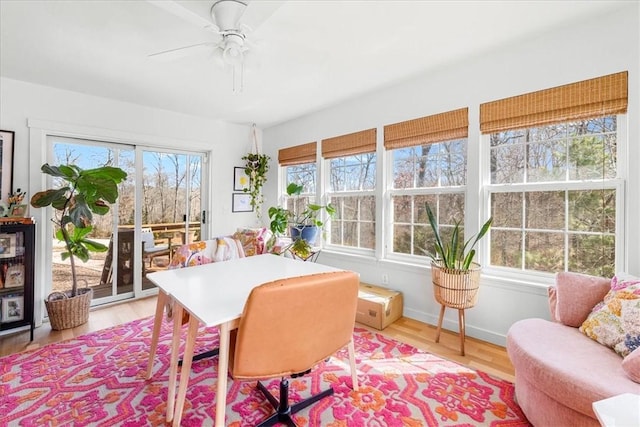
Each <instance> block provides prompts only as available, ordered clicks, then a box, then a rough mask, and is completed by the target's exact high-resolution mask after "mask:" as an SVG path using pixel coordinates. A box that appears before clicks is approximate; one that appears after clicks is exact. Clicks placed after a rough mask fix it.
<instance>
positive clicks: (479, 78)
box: [264, 2, 640, 344]
mask: <svg viewBox="0 0 640 427" xmlns="http://www.w3.org/2000/svg"><path fill="white" fill-rule="evenodd" d="M638 8H639V7H638V3H637V2H633V3H629V4H628V5H626V6H625V7H624V8H622V9H619V10H618V11H616V12H613V13H611V14H609V15H603V16H600V17H598V19H595V20H592V21H582V22H579V23H574V24H571V25H566V26H565V27H563V28H561V29H557V30H554V31H548V32H546V33H544V34H538V35H536V37H535V38H532V39H529V40H521V41H517V42H514V43H513V44H512V45H509V46H504V47H503V48H502V49H500V50H497V51H493V52H479V53H478V55H477V56H475V57H473V58H468V60H466V61H463V62H459V63H456V64H451V65H450V66H447V67H443V68H441V69H438V70H434V71H430V72H427V73H425V74H424V75H421V76H419V77H417V78H415V79H414V80H411V81H407V82H404V83H402V84H398V85H396V86H394V87H390V88H387V89H385V90H380V91H378V92H376V93H373V94H369V95H366V96H362V97H360V98H357V99H353V100H350V101H348V102H345V103H342V104H340V105H336V106H334V107H332V108H328V109H326V110H323V111H321V112H318V113H315V114H311V115H308V116H305V117H302V118H300V119H296V120H293V121H290V122H287V123H284V124H281V125H278V126H275V127H272V128H269V129H265V130H264V146H265V152H266V153H267V154H269V155H270V156H271V157H272V158H273V159H277V151H278V149H279V148H282V147H288V146H292V145H297V144H301V143H306V142H309V141H320V140H321V139H323V138H327V137H332V136H337V135H341V134H345V133H350V132H355V131H359V130H363V129H368V128H372V127H378V134H379V135H381V134H382V132H383V130H382V126H384V125H386V124H391V123H395V122H399V121H403V120H408V119H412V118H416V117H422V116H426V115H430V114H435V113H440V112H445V111H449V110H453V109H456V108H461V107H469V115H470V129H469V158H470V159H476V158H478V155H479V154H480V151H479V145H480V144H479V142H480V134H479V130H478V128H479V125H478V120H479V119H478V117H479V105H480V104H481V103H483V102H487V101H492V100H496V99H501V98H504V97H509V96H514V95H519V94H523V93H527V92H531V91H535V90H540V89H545V88H550V87H554V86H559V85H563V84H567V83H573V82H576V81H580V80H585V79H589V78H594V77H599V76H602V75H606V74H611V73H615V72H619V71H624V70H628V71H629V108H628V127H629V129H628V136H629V142H630V144H629V145H630V147H629V152H628V157H627V158H625V159H620V164H621V167H623V168H626V167H627V165H628V163H627V161H628V159H635V160H636V161H637V159H640V144H638V141H639V140H640V121H639V119H638V112H639V102H640V101H639V97H638V94H639V91H640V84H639V83H640V82H639V77H638V73H639V71H640V54H639V51H640V33H639V30H638V28H639V27H640V13H639V11H638ZM434 42H437V41H434ZM416 54H417V55H419V54H420V53H419V52H416ZM378 139H379V144H380V139H381V138H380V137H379V138H378ZM379 152H380V150H379ZM381 163H382V161H381V159H379V164H381ZM635 163H636V162H631V165H634V164H635ZM629 169H630V170H629V178H630V179H629V185H628V187H627V192H628V194H639V192H640V172H639V171H638V168H637V167H636V168H629ZM276 170H277V168H275V167H274V168H272V171H270V176H269V180H268V182H267V185H266V188H265V191H266V193H265V196H266V197H265V198H266V202H265V206H270V205H272V204H274V203H275V202H276V201H277V181H278V176H277V172H276ZM479 176H480V173H479V170H478V167H477V166H476V165H475V163H474V162H471V164H470V169H469V187H470V188H473V189H478V188H479V185H478V184H477V182H476V181H477V180H478V179H479ZM378 192H379V194H382V192H383V190H382V189H379V190H378ZM469 208H470V209H475V208H479V207H469ZM639 209H640V200H639V198H638V197H629V198H628V205H627V212H628V213H631V212H638V210H639ZM627 216H628V217H629V218H630V220H628V221H627V230H626V236H625V237H626V239H627V240H626V242H627V246H628V251H627V255H628V260H627V261H626V262H625V264H626V269H627V270H628V271H629V272H631V273H634V274H640V264H638V263H637V262H636V260H638V259H639V257H640V245H639V243H638V242H640V221H637V218H636V217H637V215H629V214H627ZM319 261H320V262H322V263H325V264H330V265H334V266H336V267H340V268H348V269H352V270H355V271H357V272H359V273H360V274H361V277H362V280H363V281H366V282H369V283H374V284H381V281H382V275H383V274H387V275H388V276H389V286H390V287H393V288H396V289H398V290H401V291H402V292H403V293H404V296H405V299H404V301H405V305H404V314H405V315H406V316H408V317H411V318H415V319H419V320H422V321H426V322H428V323H431V324H436V323H437V316H438V310H439V306H438V305H437V304H436V303H435V301H434V299H433V295H432V288H431V284H430V283H431V278H430V276H429V273H428V270H427V269H426V267H424V266H414V265H401V264H398V263H392V262H388V261H384V260H375V259H371V258H363V257H356V256H345V255H343V254H341V255H338V254H331V253H328V252H327V251H324V252H322V253H321V256H320V258H319ZM550 282H551V280H550V278H547V279H546V280H541V281H540V283H514V282H513V281H508V280H505V279H504V278H500V277H490V276H489V275H487V274H485V275H483V280H482V286H481V290H480V296H479V302H478V304H477V306H476V307H474V308H473V309H470V310H467V334H468V335H471V336H475V337H478V338H482V339H485V340H489V341H491V342H494V343H497V344H504V342H505V336H506V332H507V330H508V328H509V326H510V325H511V324H512V323H513V322H514V321H516V320H518V319H521V318H527V317H543V318H548V309H547V301H546V285H547V284H549V283H550ZM450 311H451V313H449V314H448V315H447V317H446V321H445V322H446V323H445V326H446V327H447V328H448V329H453V330H457V327H458V326H457V318H456V315H457V314H456V313H454V312H453V311H454V310H450Z"/></svg>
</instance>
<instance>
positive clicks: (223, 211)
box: [0, 78, 256, 320]
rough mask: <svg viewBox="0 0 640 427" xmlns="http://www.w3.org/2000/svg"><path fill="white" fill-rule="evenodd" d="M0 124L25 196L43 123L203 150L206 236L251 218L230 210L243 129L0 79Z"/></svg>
mask: <svg viewBox="0 0 640 427" xmlns="http://www.w3.org/2000/svg"><path fill="white" fill-rule="evenodd" d="M28 121H29V122H30V123H31V126H32V127H31V129H30V128H29V127H28V126H27V122H28ZM34 123H35V124H36V125H37V129H36V128H34V127H33V124H34ZM0 129H3V130H12V131H14V132H15V157H14V168H13V174H14V178H13V183H14V184H13V186H14V189H15V188H21V189H23V190H28V194H27V197H30V196H31V195H32V194H33V193H34V192H36V191H39V190H41V189H42V188H43V187H42V174H41V173H40V166H41V165H42V163H44V162H45V161H46V158H45V143H46V130H47V129H48V130H56V131H57V132H58V133H59V132H62V133H64V134H73V135H82V136H84V137H87V138H95V139H98V140H108V141H120V142H128V143H133V144H137V145H146V146H159V147H169V148H174V149H193V150H198V151H207V152H209V153H210V154H211V159H212V162H211V166H210V175H211V182H212V183H211V195H210V198H211V200H210V207H209V209H210V211H209V212H210V214H209V217H208V221H207V222H208V223H209V224H210V232H209V234H210V236H216V235H221V234H227V233H229V232H230V231H233V230H235V229H236V228H237V227H240V226H246V225H254V224H255V221H256V218H255V215H254V214H252V213H232V212H231V193H232V190H233V166H241V165H242V164H243V162H242V160H241V157H242V156H243V155H244V154H245V153H246V152H247V151H248V150H249V149H250V148H251V140H250V135H251V128H250V127H247V126H239V125H233V124H228V123H224V122H221V121H217V120H211V119H206V118H201V117H194V116H188V115H184V114H178V113H174V112H170V111H165V110H159V109H154V108H148V107H143V106H140V105H135V104H129V103H124V102H120V101H115V100H111V99H106V98H100V97H95V96H88V95H85V94H81V93H76V92H70V91H65V90H60V89H55V88H51V87H46V86H40V85H35V84H31V83H26V82H22V81H17V80H11V79H6V78H0ZM40 129H45V131H41V130H40ZM203 169H204V167H203ZM42 214H43V212H42V210H39V209H32V210H31V211H30V215H32V216H34V217H35V218H36V221H37V224H38V227H37V233H36V234H37V235H38V236H40V239H39V240H40V241H37V242H36V248H37V250H38V249H39V250H44V248H45V245H44V244H43V240H42V239H43V238H44V234H42V230H43V227H42V226H41V224H42V220H43V217H42ZM42 260H43V256H42V254H37V256H36V289H35V295H36V320H38V319H40V313H41V310H42V303H41V301H42V300H43V298H44V297H45V295H44V294H45V290H44V288H45V287H44V286H43V284H42V279H40V278H41V277H44V272H43V262H42Z"/></svg>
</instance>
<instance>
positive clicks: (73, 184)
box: [31, 163, 127, 330]
mask: <svg viewBox="0 0 640 427" xmlns="http://www.w3.org/2000/svg"><path fill="white" fill-rule="evenodd" d="M41 171H42V173H44V174H47V175H51V176H52V177H54V178H57V179H58V182H60V184H59V186H57V187H55V188H51V189H48V190H44V191H40V192H37V193H36V194H34V195H33V197H31V206H33V207H34V208H43V207H46V206H51V207H53V209H54V215H53V218H52V222H53V223H54V224H55V226H56V237H57V238H58V240H60V241H62V242H64V245H65V251H64V252H63V253H62V259H63V260H66V259H69V262H70V265H71V278H72V288H71V290H69V291H67V292H53V293H51V294H50V295H49V296H48V297H47V299H46V300H45V306H46V308H47V313H48V315H49V320H50V322H51V328H52V329H55V330H61V329H68V328H73V327H76V326H78V325H81V324H83V323H85V322H87V320H88V318H89V307H90V305H91V297H92V293H93V292H92V290H91V289H90V288H84V289H78V280H77V277H76V264H75V259H76V258H78V259H80V260H81V261H83V262H86V261H87V260H88V259H89V254H90V252H105V251H106V250H107V249H108V247H107V246H105V245H103V244H102V243H100V242H97V241H94V240H90V239H88V238H87V236H88V235H89V233H91V231H92V230H93V225H92V222H93V215H94V214H95V215H105V214H106V213H108V212H109V204H111V203H115V201H116V200H117V198H118V184H119V183H121V182H122V181H124V180H125V179H126V177H127V173H126V172H124V171H123V170H122V169H120V168H117V167H111V166H102V167H98V168H94V169H86V170H83V169H81V168H80V167H78V166H76V165H71V164H68V165H59V166H51V165H49V164H47V163H45V164H44V165H42V167H41Z"/></svg>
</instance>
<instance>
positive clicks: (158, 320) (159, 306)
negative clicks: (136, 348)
mask: <svg viewBox="0 0 640 427" xmlns="http://www.w3.org/2000/svg"><path fill="white" fill-rule="evenodd" d="M166 302H167V294H165V293H164V292H162V290H160V291H158V300H157V302H156V315H155V318H154V320H153V333H152V334H151V348H150V349H149V361H148V362H147V379H150V378H151V374H152V372H153V359H155V357H156V350H157V349H158V337H159V335H160V326H162V316H163V315H164V306H165V304H166Z"/></svg>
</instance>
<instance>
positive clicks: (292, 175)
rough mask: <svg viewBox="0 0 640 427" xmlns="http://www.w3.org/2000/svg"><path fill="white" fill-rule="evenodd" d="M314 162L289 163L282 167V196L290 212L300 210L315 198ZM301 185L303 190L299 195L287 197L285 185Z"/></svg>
mask: <svg viewBox="0 0 640 427" xmlns="http://www.w3.org/2000/svg"><path fill="white" fill-rule="evenodd" d="M316 169H317V167H316V164H315V163H305V164H301V165H291V166H286V167H285V168H284V174H285V177H286V178H285V183H284V184H285V185H284V187H285V188H284V190H285V191H284V193H283V198H284V200H285V203H284V204H285V206H286V208H287V209H289V210H290V211H292V212H296V213H297V212H302V211H304V209H305V208H306V207H307V205H308V204H309V203H311V201H312V200H315V198H316ZM292 182H293V183H296V184H298V185H302V186H303V187H304V190H302V193H301V194H300V196H299V197H298V196H296V197H288V196H287V193H286V186H287V185H289V184H290V183H292Z"/></svg>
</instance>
